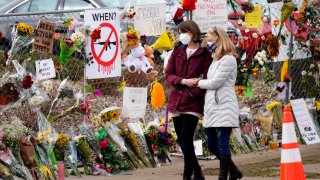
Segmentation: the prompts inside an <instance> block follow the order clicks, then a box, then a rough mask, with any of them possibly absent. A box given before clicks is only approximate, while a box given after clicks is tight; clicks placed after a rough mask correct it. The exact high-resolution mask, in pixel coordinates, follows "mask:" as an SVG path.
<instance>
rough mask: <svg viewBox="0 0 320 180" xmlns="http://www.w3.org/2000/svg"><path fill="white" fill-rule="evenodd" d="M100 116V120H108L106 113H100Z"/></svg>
mask: <svg viewBox="0 0 320 180" xmlns="http://www.w3.org/2000/svg"><path fill="white" fill-rule="evenodd" d="M100 118H101V120H102V121H107V120H108V116H107V113H102V114H101V115H100Z"/></svg>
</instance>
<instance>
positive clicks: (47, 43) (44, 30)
mask: <svg viewBox="0 0 320 180" xmlns="http://www.w3.org/2000/svg"><path fill="white" fill-rule="evenodd" d="M55 28H56V24H55V23H52V22H47V21H42V20H40V21H39V23H38V26H37V29H36V30H35V31H34V35H33V38H34V42H33V43H32V49H33V51H36V52H41V53H52V47H53V38H54V37H53V35H54V32H55Z"/></svg>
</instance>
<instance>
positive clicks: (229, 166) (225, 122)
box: [198, 27, 242, 180]
mask: <svg viewBox="0 0 320 180" xmlns="http://www.w3.org/2000/svg"><path fill="white" fill-rule="evenodd" d="M208 37H210V38H208ZM207 38H208V40H210V41H211V42H212V43H214V44H215V45H216V46H217V48H216V50H215V52H214V53H213V59H214V60H213V62H212V64H211V65H210V67H209V70H208V74H207V79H203V80H200V81H199V82H198V87H200V88H201V89H206V90H207V93H206V95H205V105H204V122H203V126H204V127H205V128H206V133H207V136H208V145H209V149H210V150H211V151H212V152H213V153H214V154H215V155H216V156H217V158H218V159H219V160H220V174H219V180H226V179H227V178H228V172H230V177H229V179H241V178H242V173H241V172H240V171H239V169H238V168H237V167H236V165H235V164H234V163H233V161H232V160H231V150H230V134H231V131H232V128H236V127H239V106H238V100H237V96H236V93H235V81H236V78H237V61H236V57H237V54H236V49H235V46H234V45H233V43H232V42H231V40H230V38H229V36H228V34H227V33H226V32H225V31H224V30H223V29H222V28H219V27H214V28H213V29H212V30H210V31H208V33H207Z"/></svg>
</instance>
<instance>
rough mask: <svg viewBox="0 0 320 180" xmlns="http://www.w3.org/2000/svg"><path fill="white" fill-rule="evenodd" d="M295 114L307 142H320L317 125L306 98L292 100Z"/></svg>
mask: <svg viewBox="0 0 320 180" xmlns="http://www.w3.org/2000/svg"><path fill="white" fill-rule="evenodd" d="M290 103H291V106H292V110H293V114H294V116H295V119H296V121H297V124H298V127H299V131H300V134H301V136H302V138H303V139H304V141H305V142H306V144H316V143H319V142H320V138H319V135H318V134H317V131H316V127H315V125H314V123H313V120H312V118H311V116H310V114H309V111H308V108H307V105H306V102H305V101H304V99H294V100H291V101H290Z"/></svg>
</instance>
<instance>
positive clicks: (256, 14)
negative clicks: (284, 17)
mask: <svg viewBox="0 0 320 180" xmlns="http://www.w3.org/2000/svg"><path fill="white" fill-rule="evenodd" d="M261 13H262V6H261V5H255V6H254V10H253V11H252V12H251V13H246V14H245V18H244V19H245V23H246V28H259V29H260V28H261V26H262V23H261Z"/></svg>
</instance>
